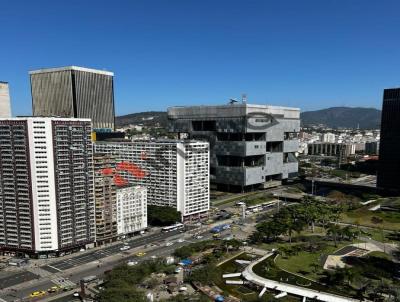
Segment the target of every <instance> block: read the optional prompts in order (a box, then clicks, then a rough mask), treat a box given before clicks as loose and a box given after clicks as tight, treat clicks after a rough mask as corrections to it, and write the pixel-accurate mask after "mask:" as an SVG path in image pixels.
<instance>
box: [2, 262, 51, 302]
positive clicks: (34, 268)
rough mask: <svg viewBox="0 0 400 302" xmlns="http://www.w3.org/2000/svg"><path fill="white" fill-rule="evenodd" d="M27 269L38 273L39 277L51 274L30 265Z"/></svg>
mask: <svg viewBox="0 0 400 302" xmlns="http://www.w3.org/2000/svg"><path fill="white" fill-rule="evenodd" d="M27 271H30V272H31V273H33V274H35V275H39V276H40V277H48V276H50V275H52V273H51V272H48V271H46V270H44V269H42V268H40V267H30V268H28V269H27ZM0 302H1V301H0Z"/></svg>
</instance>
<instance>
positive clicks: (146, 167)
mask: <svg viewBox="0 0 400 302" xmlns="http://www.w3.org/2000/svg"><path fill="white" fill-rule="evenodd" d="M95 150H96V152H99V153H107V154H111V155H114V156H115V157H116V159H117V162H118V163H117V167H116V172H117V177H116V182H117V184H119V185H120V186H124V185H127V184H133V185H140V186H143V187H146V188H147V202H148V204H150V205H157V206H169V207H174V208H176V209H177V210H178V211H180V212H181V214H182V219H183V221H190V220H192V219H198V218H204V217H205V216H206V215H207V212H208V210H209V206H210V198H209V145H208V143H206V142H197V141H185V140H166V141H134V142H107V141H101V142H96V143H95Z"/></svg>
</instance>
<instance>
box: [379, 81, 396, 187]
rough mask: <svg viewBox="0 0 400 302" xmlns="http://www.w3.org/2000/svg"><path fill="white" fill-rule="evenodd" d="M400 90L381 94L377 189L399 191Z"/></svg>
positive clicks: (390, 90) (387, 90) (385, 91)
mask: <svg viewBox="0 0 400 302" xmlns="http://www.w3.org/2000/svg"><path fill="white" fill-rule="evenodd" d="M399 147H400V88H393V89H385V90H384V92H383V105H382V120H381V136H380V146H379V166H378V178H377V186H378V188H381V189H384V190H393V191H400V177H399V171H400V157H399V154H398V150H399Z"/></svg>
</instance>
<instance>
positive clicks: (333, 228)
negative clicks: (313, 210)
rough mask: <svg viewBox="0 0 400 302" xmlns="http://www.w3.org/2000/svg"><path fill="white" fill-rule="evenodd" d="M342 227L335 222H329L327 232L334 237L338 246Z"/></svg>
mask: <svg viewBox="0 0 400 302" xmlns="http://www.w3.org/2000/svg"><path fill="white" fill-rule="evenodd" d="M340 231H341V228H340V227H339V226H338V225H337V224H334V223H331V224H329V226H328V230H327V232H326V234H327V235H328V236H332V237H333V241H334V242H335V247H336V246H337V236H338V235H339V234H340Z"/></svg>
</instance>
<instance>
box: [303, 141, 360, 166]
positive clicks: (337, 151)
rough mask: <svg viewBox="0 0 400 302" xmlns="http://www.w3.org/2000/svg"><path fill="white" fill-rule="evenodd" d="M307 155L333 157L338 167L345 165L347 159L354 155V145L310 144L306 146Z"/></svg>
mask: <svg viewBox="0 0 400 302" xmlns="http://www.w3.org/2000/svg"><path fill="white" fill-rule="evenodd" d="M307 149H308V151H307V155H309V156H313V155H323V156H333V157H336V158H337V161H338V164H339V166H340V165H341V164H345V163H347V158H348V157H349V156H351V155H354V154H355V153H356V145H355V144H349V143H311V144H308V145H307Z"/></svg>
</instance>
